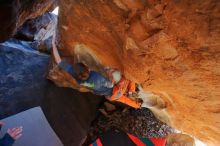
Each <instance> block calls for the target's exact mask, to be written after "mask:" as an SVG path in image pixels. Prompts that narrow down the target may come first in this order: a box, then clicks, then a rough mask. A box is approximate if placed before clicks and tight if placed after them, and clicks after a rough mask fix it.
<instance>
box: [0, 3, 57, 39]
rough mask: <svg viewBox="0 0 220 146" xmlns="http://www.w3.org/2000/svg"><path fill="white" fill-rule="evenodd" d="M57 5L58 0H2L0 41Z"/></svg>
mask: <svg viewBox="0 0 220 146" xmlns="http://www.w3.org/2000/svg"><path fill="white" fill-rule="evenodd" d="M56 5H57V0H37V1H36V0H35V1H33V0H1V2H0V32H1V34H0V42H3V41H5V40H7V39H9V38H10V37H11V36H13V35H14V33H15V32H16V29H17V28H18V27H20V26H21V25H22V24H23V23H24V22H25V21H26V20H28V19H31V18H35V17H37V16H40V15H42V14H44V13H45V12H47V11H51V10H52V9H53V8H55V6H56Z"/></svg>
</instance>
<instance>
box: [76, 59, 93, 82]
mask: <svg viewBox="0 0 220 146" xmlns="http://www.w3.org/2000/svg"><path fill="white" fill-rule="evenodd" d="M74 68H75V69H76V74H77V77H76V78H77V79H79V80H86V79H88V77H89V73H90V71H89V68H88V66H86V65H85V64H83V63H77V64H75V65H74Z"/></svg>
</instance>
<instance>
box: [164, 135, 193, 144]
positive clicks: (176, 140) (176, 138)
mask: <svg viewBox="0 0 220 146" xmlns="http://www.w3.org/2000/svg"><path fill="white" fill-rule="evenodd" d="M166 140H167V143H166V145H167V146H195V140H194V138H192V137H191V136H189V135H186V134H181V133H174V134H170V135H168V136H167V138H166Z"/></svg>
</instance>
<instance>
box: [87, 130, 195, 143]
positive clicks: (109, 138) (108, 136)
mask: <svg viewBox="0 0 220 146" xmlns="http://www.w3.org/2000/svg"><path fill="white" fill-rule="evenodd" d="M165 145H167V146H181V145H187V146H194V145H195V141H194V139H193V138H192V137H190V136H188V135H186V134H181V133H175V134H170V135H168V136H167V137H166V138H139V137H136V136H134V135H132V134H129V133H125V132H123V131H119V130H111V131H108V132H106V133H104V134H103V135H101V136H100V137H98V138H97V139H96V140H95V142H93V143H92V144H90V145H89V146H165Z"/></svg>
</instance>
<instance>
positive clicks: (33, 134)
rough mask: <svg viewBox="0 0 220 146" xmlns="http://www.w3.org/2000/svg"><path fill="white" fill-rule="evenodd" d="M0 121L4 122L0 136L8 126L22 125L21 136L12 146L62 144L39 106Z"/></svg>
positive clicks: (53, 145)
mask: <svg viewBox="0 0 220 146" xmlns="http://www.w3.org/2000/svg"><path fill="white" fill-rule="evenodd" d="M1 121H3V122H4V123H5V125H4V126H3V127H2V131H1V134H0V136H1V137H2V136H3V135H4V133H6V131H7V129H8V128H13V127H18V126H23V133H22V137H21V138H20V139H18V140H17V141H15V143H14V145H13V146H63V144H62V142H61V141H60V139H59V138H58V137H57V135H56V134H55V132H54V131H53V129H52V128H51V127H50V125H49V123H48V121H47V119H46V117H45V116H44V113H43V112H42V110H41V108H40V107H35V108H32V109H29V110H27V111H24V112H21V113H19V114H16V115H14V116H11V117H8V118H5V119H2V120H1Z"/></svg>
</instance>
